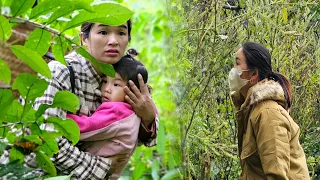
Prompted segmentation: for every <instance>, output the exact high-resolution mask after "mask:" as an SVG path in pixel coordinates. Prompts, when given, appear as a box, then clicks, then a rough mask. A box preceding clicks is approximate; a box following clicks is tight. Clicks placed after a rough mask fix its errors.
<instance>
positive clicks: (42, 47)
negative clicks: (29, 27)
mask: <svg viewBox="0 0 320 180" xmlns="http://www.w3.org/2000/svg"><path fill="white" fill-rule="evenodd" d="M51 39H52V36H51V33H50V32H48V31H47V30H44V29H41V28H37V29H35V30H34V31H32V33H31V34H30V35H29V37H28V40H27V42H26V43H25V47H27V48H29V49H31V50H34V51H36V52H37V53H39V54H40V55H41V56H43V55H44V54H45V53H46V52H47V51H48V49H49V47H50V45H51Z"/></svg>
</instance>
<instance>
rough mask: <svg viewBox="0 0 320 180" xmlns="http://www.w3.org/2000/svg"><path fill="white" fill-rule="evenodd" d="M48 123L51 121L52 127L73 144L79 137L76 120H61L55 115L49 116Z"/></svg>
mask: <svg viewBox="0 0 320 180" xmlns="http://www.w3.org/2000/svg"><path fill="white" fill-rule="evenodd" d="M47 122H48V123H52V124H53V125H54V127H55V128H56V129H57V130H58V131H59V132H61V133H62V135H63V136H64V137H66V138H67V139H68V140H69V141H71V142H72V144H73V145H75V144H76V143H77V142H78V141H79V139H80V129H79V126H78V124H77V123H76V122H74V121H73V120H71V119H66V120H62V119H59V118H57V117H49V118H48V119H47Z"/></svg>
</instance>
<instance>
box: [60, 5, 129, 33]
mask: <svg viewBox="0 0 320 180" xmlns="http://www.w3.org/2000/svg"><path fill="white" fill-rule="evenodd" d="M93 9H94V10H95V12H94V13H91V12H88V11H81V12H80V13H79V14H78V15H77V16H76V17H74V18H73V19H72V20H71V21H69V22H68V23H67V24H66V26H65V27H64V30H63V31H65V30H67V29H70V28H73V27H76V26H78V25H80V24H82V23H83V22H95V23H101V24H106V25H110V26H119V25H121V24H124V23H125V22H127V21H128V20H129V19H130V18H131V17H132V15H133V12H132V11H131V10H129V9H128V8H126V7H124V6H122V5H120V4H117V3H112V2H106V3H103V4H99V5H94V6H93Z"/></svg>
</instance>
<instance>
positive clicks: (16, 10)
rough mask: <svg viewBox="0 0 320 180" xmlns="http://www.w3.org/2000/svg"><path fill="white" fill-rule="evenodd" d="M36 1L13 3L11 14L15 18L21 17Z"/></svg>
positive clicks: (22, 0)
mask: <svg viewBox="0 0 320 180" xmlns="http://www.w3.org/2000/svg"><path fill="white" fill-rule="evenodd" d="M34 2H35V0H20V1H13V2H12V4H11V7H10V9H11V14H12V16H13V17H16V16H20V15H21V14H23V13H25V12H26V11H27V10H28V9H29V8H31V7H32V6H33V4H34Z"/></svg>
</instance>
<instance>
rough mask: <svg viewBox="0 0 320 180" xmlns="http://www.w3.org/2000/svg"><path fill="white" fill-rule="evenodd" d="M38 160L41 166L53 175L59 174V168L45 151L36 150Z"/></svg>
mask: <svg viewBox="0 0 320 180" xmlns="http://www.w3.org/2000/svg"><path fill="white" fill-rule="evenodd" d="M35 153H36V161H37V163H38V164H39V166H40V167H41V168H42V169H44V170H46V171H47V172H48V173H49V174H50V175H51V176H56V175H57V170H56V168H55V167H54V164H53V163H52V161H51V160H50V159H49V157H48V156H47V155H46V154H44V153H43V152H40V151H36V152H35Z"/></svg>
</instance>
